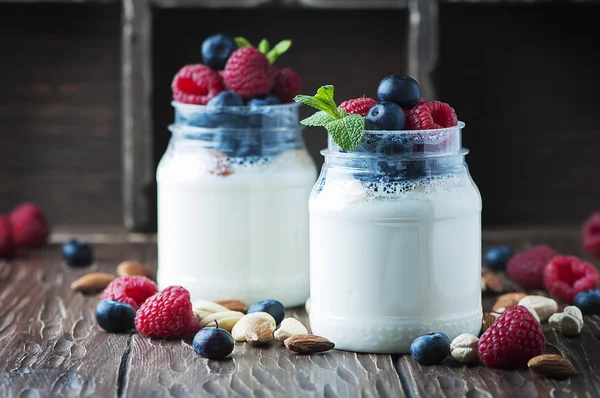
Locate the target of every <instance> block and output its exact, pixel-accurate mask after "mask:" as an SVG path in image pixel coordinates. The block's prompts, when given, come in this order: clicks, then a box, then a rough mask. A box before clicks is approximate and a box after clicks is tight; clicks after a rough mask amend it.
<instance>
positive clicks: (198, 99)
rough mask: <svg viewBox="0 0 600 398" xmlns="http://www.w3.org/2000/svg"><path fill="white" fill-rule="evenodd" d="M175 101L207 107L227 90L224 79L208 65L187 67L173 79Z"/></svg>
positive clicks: (172, 88) (172, 87)
mask: <svg viewBox="0 0 600 398" xmlns="http://www.w3.org/2000/svg"><path fill="white" fill-rule="evenodd" d="M171 90H172V91H173V99H174V100H175V101H179V102H184V103H186V104H196V105H206V103H207V102H208V101H209V100H210V99H211V98H212V97H214V96H215V95H217V94H219V93H220V92H221V91H223V90H225V85H224V84H223V79H222V78H221V76H219V74H218V73H217V72H215V71H214V70H212V69H210V68H209V67H208V66H206V65H202V64H196V65H186V66H184V67H183V68H181V70H180V71H179V72H177V74H176V75H175V77H173V82H172V83H171Z"/></svg>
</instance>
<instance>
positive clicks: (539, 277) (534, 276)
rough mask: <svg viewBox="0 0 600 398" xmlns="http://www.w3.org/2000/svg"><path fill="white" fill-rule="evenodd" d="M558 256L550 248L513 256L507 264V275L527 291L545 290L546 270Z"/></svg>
mask: <svg viewBox="0 0 600 398" xmlns="http://www.w3.org/2000/svg"><path fill="white" fill-rule="evenodd" d="M556 255H558V253H556V252H555V251H554V250H553V249H552V248H551V247H550V246H547V245H540V246H535V247H532V248H531V249H528V250H525V251H522V252H520V253H517V254H515V255H514V256H512V257H511V258H510V260H508V262H507V263H506V273H507V275H508V277H509V278H510V279H512V280H513V281H514V282H516V283H518V284H519V285H521V287H523V288H525V289H544V269H545V268H546V265H548V262H549V261H550V260H551V259H552V258H553V257H554V256H556Z"/></svg>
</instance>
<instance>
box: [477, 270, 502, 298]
mask: <svg viewBox="0 0 600 398" xmlns="http://www.w3.org/2000/svg"><path fill="white" fill-rule="evenodd" d="M481 291H482V292H484V293H502V292H503V291H504V283H503V282H502V279H500V277H499V276H498V275H496V274H492V273H487V272H486V273H483V274H481Z"/></svg>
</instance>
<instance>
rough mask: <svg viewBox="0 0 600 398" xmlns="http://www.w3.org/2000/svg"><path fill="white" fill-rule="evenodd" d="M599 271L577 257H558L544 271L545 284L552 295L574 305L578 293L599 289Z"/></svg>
mask: <svg viewBox="0 0 600 398" xmlns="http://www.w3.org/2000/svg"><path fill="white" fill-rule="evenodd" d="M598 280H599V276H598V271H597V270H596V268H595V267H594V266H593V265H592V264H590V263H586V262H585V261H582V260H580V259H578V258H577V257H575V256H556V257H554V258H553V259H552V260H550V262H549V263H548V265H547V266H546V269H545V270H544V284H545V285H546V289H548V291H549V292H550V294H551V295H552V296H553V297H555V298H557V299H559V300H562V301H564V302H565V303H567V304H573V302H574V301H575V296H576V295H577V294H578V293H581V292H585V291H588V290H592V289H596V288H597V287H598Z"/></svg>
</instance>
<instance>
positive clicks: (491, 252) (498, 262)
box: [483, 246, 514, 270]
mask: <svg viewBox="0 0 600 398" xmlns="http://www.w3.org/2000/svg"><path fill="white" fill-rule="evenodd" d="M513 255H514V252H513V251H512V249H511V248H510V247H508V246H493V247H490V248H489V249H488V250H487V251H486V252H485V254H484V256H483V258H484V261H485V264H486V265H487V267H488V268H489V269H493V270H503V269H505V268H506V263H508V260H510V258H511V257H512V256H513Z"/></svg>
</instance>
